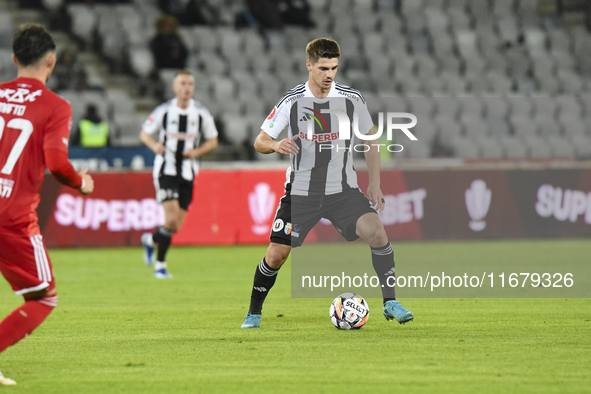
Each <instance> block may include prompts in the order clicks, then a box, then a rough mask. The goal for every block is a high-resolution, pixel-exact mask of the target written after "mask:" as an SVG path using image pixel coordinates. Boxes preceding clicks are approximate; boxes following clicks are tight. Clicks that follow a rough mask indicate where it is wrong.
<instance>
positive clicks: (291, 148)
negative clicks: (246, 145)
mask: <svg viewBox="0 0 591 394" xmlns="http://www.w3.org/2000/svg"><path fill="white" fill-rule="evenodd" d="M298 138H299V137H298V136H297V135H296V136H294V137H292V138H284V139H282V140H281V141H275V140H274V139H273V137H271V136H270V135H269V134H267V133H265V132H264V131H263V130H261V132H260V133H259V135H258V136H257V139H256V140H255V142H254V148H255V149H256V150H257V152H259V153H273V152H277V153H280V154H282V155H285V156H289V155H290V154H292V153H293V154H294V155H296V154H298V152H299V151H300V148H299V147H298V145H297V144H296V143H295V141H296V140H297V139H298Z"/></svg>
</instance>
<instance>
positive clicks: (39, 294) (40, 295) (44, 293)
mask: <svg viewBox="0 0 591 394" xmlns="http://www.w3.org/2000/svg"><path fill="white" fill-rule="evenodd" d="M56 294H57V291H56V289H55V288H53V289H51V290H47V289H43V290H39V291H33V292H30V293H27V294H23V298H24V299H25V301H39V300H42V299H44V298H46V297H55V298H56V299H57V297H56Z"/></svg>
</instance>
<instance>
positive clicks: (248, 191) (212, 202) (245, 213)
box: [173, 170, 285, 245]
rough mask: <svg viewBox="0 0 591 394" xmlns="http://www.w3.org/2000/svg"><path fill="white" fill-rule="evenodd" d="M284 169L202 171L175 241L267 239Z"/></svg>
mask: <svg viewBox="0 0 591 394" xmlns="http://www.w3.org/2000/svg"><path fill="white" fill-rule="evenodd" d="M284 183H285V170H248V171H247V170H241V171H223V170H203V171H201V172H200V173H199V175H198V176H197V178H196V180H195V188H194V192H193V202H192V203H191V206H190V207H189V209H188V211H187V217H186V219H185V223H184V225H183V227H182V228H181V230H180V231H179V232H178V233H177V234H175V236H174V237H173V243H174V244H184V245H200V244H235V243H241V244H251V243H266V242H269V232H270V230H271V225H272V224H273V218H274V217H275V210H276V209H277V204H278V203H279V199H280V198H281V196H283V191H284Z"/></svg>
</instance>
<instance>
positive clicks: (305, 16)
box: [277, 0, 315, 27]
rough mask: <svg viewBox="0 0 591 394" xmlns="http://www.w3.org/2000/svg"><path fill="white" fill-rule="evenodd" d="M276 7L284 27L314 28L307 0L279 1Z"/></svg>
mask: <svg viewBox="0 0 591 394" xmlns="http://www.w3.org/2000/svg"><path fill="white" fill-rule="evenodd" d="M277 6H278V9H279V12H280V13H281V18H282V19H283V22H284V23H285V24H286V25H299V26H307V27H314V25H315V24H314V22H313V21H312V19H310V10H311V8H310V4H308V1H307V0H279V1H278V5H277Z"/></svg>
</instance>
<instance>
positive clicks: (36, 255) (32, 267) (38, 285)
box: [0, 230, 55, 295]
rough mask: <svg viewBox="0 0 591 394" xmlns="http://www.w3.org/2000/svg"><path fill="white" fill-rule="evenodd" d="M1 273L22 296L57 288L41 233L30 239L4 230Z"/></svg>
mask: <svg viewBox="0 0 591 394" xmlns="http://www.w3.org/2000/svg"><path fill="white" fill-rule="evenodd" d="M0 272H2V275H4V277H5V278H6V280H7V281H8V283H10V286H12V289H13V290H14V293H15V294H18V295H20V294H26V293H31V292H34V291H39V290H42V289H47V290H52V289H54V288H55V280H54V278H53V267H52V266H51V261H50V260H49V256H48V255H47V251H46V250H45V245H44V244H43V237H42V236H41V234H39V235H34V236H32V237H30V238H29V237H27V236H25V235H21V234H17V233H7V232H3V231H2V230H0Z"/></svg>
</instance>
